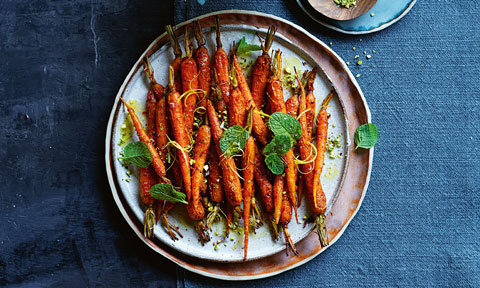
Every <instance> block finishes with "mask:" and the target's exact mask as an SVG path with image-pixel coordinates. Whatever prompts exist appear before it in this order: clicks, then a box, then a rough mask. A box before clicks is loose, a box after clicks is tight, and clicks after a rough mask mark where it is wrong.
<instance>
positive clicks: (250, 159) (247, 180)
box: [243, 136, 255, 261]
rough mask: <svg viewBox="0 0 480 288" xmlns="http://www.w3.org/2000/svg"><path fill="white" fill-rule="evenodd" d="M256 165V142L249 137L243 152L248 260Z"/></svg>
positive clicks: (245, 249)
mask: <svg viewBox="0 0 480 288" xmlns="http://www.w3.org/2000/svg"><path fill="white" fill-rule="evenodd" d="M254 166H255V142H254V140H253V137H251V136H250V137H249V138H248V140H247V144H246V145H245V153H244V154H243V223H244V244H243V250H244V252H243V260H244V261H245V260H247V250H248V233H249V227H250V205H251V202H250V201H251V200H252V195H253V194H254V191H253V188H254V185H253V174H254V173H253V170H254Z"/></svg>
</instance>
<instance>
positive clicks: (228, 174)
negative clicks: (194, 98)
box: [207, 100, 242, 207]
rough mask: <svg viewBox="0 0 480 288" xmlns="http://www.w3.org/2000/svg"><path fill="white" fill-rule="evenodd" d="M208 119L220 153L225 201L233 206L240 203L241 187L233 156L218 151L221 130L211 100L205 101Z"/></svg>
mask: <svg viewBox="0 0 480 288" xmlns="http://www.w3.org/2000/svg"><path fill="white" fill-rule="evenodd" d="M207 113H208V119H209V122H210V125H211V129H212V137H213V140H214V142H215V148H216V150H217V153H218V155H220V166H221V167H222V176H223V186H224V189H225V197H226V199H227V202H228V203H229V204H230V205H231V206H233V207H235V206H238V205H240V203H242V188H241V184H240V179H239V177H238V173H237V168H236V166H235V161H234V159H233V157H231V156H228V155H225V154H222V152H221V151H220V146H219V141H220V137H222V134H223V130H222V128H220V121H219V120H218V116H217V112H216V111H215V108H213V105H212V102H210V100H208V101H207Z"/></svg>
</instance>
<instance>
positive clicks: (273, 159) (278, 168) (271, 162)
mask: <svg viewBox="0 0 480 288" xmlns="http://www.w3.org/2000/svg"><path fill="white" fill-rule="evenodd" d="M265 164H267V167H268V169H270V171H272V173H273V174H275V175H281V174H282V173H283V171H284V170H285V165H284V164H283V161H282V158H280V157H278V155H277V154H270V155H268V156H267V157H265Z"/></svg>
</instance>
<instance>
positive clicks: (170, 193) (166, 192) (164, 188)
mask: <svg viewBox="0 0 480 288" xmlns="http://www.w3.org/2000/svg"><path fill="white" fill-rule="evenodd" d="M150 196H152V197H153V198H155V199H158V200H166V201H168V202H170V203H183V204H188V202H187V201H185V194H183V193H181V192H178V191H177V190H175V189H174V188H173V186H172V185H170V184H167V183H160V184H156V185H153V186H152V188H150Z"/></svg>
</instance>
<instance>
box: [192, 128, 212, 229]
mask: <svg viewBox="0 0 480 288" xmlns="http://www.w3.org/2000/svg"><path fill="white" fill-rule="evenodd" d="M210 139H211V134H210V127H208V126H207V125H203V126H201V127H200V129H199V130H198V133H197V138H196V141H195V147H194V148H193V160H194V161H193V162H194V163H193V172H192V194H191V197H190V198H187V201H188V205H187V211H188V215H189V216H190V218H191V219H192V220H201V219H202V218H203V216H204V215H205V210H204V209H203V205H202V203H201V202H200V186H201V184H202V183H203V179H204V176H203V168H204V166H205V162H206V160H207V154H208V148H209V147H210Z"/></svg>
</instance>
